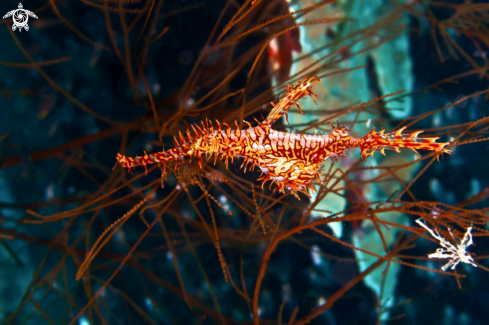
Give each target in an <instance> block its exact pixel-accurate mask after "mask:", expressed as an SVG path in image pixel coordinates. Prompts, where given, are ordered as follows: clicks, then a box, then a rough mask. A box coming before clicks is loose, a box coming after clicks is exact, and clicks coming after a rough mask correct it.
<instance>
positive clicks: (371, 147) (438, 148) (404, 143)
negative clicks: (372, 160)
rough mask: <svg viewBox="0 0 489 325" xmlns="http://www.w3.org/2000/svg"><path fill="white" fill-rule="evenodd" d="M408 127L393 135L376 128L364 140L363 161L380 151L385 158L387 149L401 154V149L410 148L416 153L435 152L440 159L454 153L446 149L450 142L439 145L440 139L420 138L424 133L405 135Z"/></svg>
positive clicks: (417, 132)
mask: <svg viewBox="0 0 489 325" xmlns="http://www.w3.org/2000/svg"><path fill="white" fill-rule="evenodd" d="M405 129H406V127H403V128H400V129H399V130H397V131H395V132H391V133H384V131H385V130H383V129H381V130H380V131H379V132H377V131H375V127H374V129H373V130H372V131H370V132H369V133H368V134H367V135H366V136H364V137H363V138H362V141H361V145H360V149H361V154H362V159H363V160H366V159H367V157H368V156H373V155H374V152H375V151H377V150H378V151H379V152H380V153H381V154H383V155H384V156H385V152H384V151H385V149H390V150H394V151H396V152H398V153H399V152H401V151H400V150H399V148H409V149H411V150H412V151H414V152H415V153H418V151H417V150H430V151H435V152H436V154H437V159H438V157H439V156H440V155H441V154H443V153H448V154H449V153H451V152H452V151H451V150H449V149H447V148H445V147H446V146H448V145H449V144H450V142H440V143H437V142H436V140H438V139H439V138H438V137H436V138H418V135H419V134H420V133H422V132H423V131H416V132H413V133H407V134H403V133H402V131H404V130H405Z"/></svg>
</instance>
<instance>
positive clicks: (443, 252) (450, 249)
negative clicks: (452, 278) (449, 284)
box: [416, 219, 477, 271]
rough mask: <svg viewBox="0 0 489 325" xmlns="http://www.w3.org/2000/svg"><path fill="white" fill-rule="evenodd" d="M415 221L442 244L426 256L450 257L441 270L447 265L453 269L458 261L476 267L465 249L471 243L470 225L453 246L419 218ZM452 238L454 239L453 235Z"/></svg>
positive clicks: (446, 267)
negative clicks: (434, 251)
mask: <svg viewBox="0 0 489 325" xmlns="http://www.w3.org/2000/svg"><path fill="white" fill-rule="evenodd" d="M416 222H417V223H418V224H419V225H420V226H421V227H423V228H424V229H426V230H428V231H429V232H430V234H431V236H433V237H434V238H436V239H437V240H438V241H440V245H441V246H442V248H437V249H436V253H432V254H429V255H428V257H429V258H447V259H450V261H449V262H448V263H447V264H445V265H443V266H442V267H441V269H442V270H443V271H446V269H448V268H449V267H451V269H452V270H453V269H455V267H456V266H457V265H458V263H460V262H462V263H467V264H471V265H472V266H475V267H477V265H476V264H475V263H474V260H473V259H472V256H470V255H469V254H468V253H467V251H466V250H467V247H469V246H470V245H472V243H473V241H472V234H471V233H470V232H471V231H472V227H468V228H467V232H466V233H465V235H464V238H463V239H462V240H461V241H460V244H456V245H457V247H455V246H454V245H453V244H452V243H450V242H449V241H448V240H446V239H445V238H443V237H442V236H441V235H440V233H439V232H438V231H437V230H436V229H435V230H434V231H433V230H432V229H430V228H428V226H427V225H425V224H424V223H423V222H422V221H421V219H418V220H416ZM450 235H452V232H450ZM452 237H453V235H452ZM453 238H454V239H455V237H453Z"/></svg>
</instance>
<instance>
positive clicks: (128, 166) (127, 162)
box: [112, 153, 132, 170]
mask: <svg viewBox="0 0 489 325" xmlns="http://www.w3.org/2000/svg"><path fill="white" fill-rule="evenodd" d="M116 159H117V162H116V163H115V166H114V168H115V167H116V166H117V164H118V163H119V164H121V166H122V167H123V168H126V169H128V170H131V167H132V163H131V161H130V160H129V159H128V158H127V157H126V156H124V155H121V154H120V153H117V156H116ZM114 168H112V170H113V169H114Z"/></svg>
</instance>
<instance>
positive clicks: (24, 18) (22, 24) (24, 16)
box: [3, 3, 38, 32]
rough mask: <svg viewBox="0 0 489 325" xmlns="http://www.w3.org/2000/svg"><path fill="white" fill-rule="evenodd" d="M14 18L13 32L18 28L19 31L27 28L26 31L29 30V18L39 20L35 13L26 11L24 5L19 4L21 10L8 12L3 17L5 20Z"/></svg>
mask: <svg viewBox="0 0 489 325" xmlns="http://www.w3.org/2000/svg"><path fill="white" fill-rule="evenodd" d="M10 16H12V19H13V21H14V23H13V25H12V31H14V32H15V30H16V29H17V28H18V29H19V31H20V32H21V31H22V28H25V30H26V31H28V30H29V25H27V22H28V21H29V16H31V17H33V18H36V19H37V18H38V17H37V16H36V14H35V13H33V12H32V11H29V10H25V9H24V7H23V6H22V3H19V9H15V10H12V11H9V12H7V14H5V16H3V19H5V18H8V17H10Z"/></svg>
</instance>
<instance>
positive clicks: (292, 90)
mask: <svg viewBox="0 0 489 325" xmlns="http://www.w3.org/2000/svg"><path fill="white" fill-rule="evenodd" d="M318 81H319V78H318V77H316V76H314V77H311V78H306V79H304V80H303V81H298V82H297V83H296V84H295V85H294V86H293V87H291V86H290V85H287V94H286V95H285V96H284V97H283V98H282V99H281V100H280V101H279V102H278V103H277V104H275V103H273V102H272V103H271V104H272V106H273V109H272V110H271V111H270V114H268V116H267V118H266V119H265V120H264V121H263V122H262V123H263V124H266V125H272V124H273V123H275V122H276V121H277V120H278V119H279V118H281V117H282V116H283V115H284V114H285V118H286V120H287V124H289V118H288V115H287V111H288V110H289V108H291V107H292V106H294V105H296V106H297V108H298V109H299V112H301V113H302V114H304V112H303V111H302V109H301V107H300V106H299V104H298V100H299V99H301V98H302V97H304V96H307V95H309V96H310V97H311V98H312V100H313V101H314V102H316V101H315V100H314V97H313V95H314V96H316V94H315V93H314V92H313V91H312V85H314V84H315V83H316V82H318Z"/></svg>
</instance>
